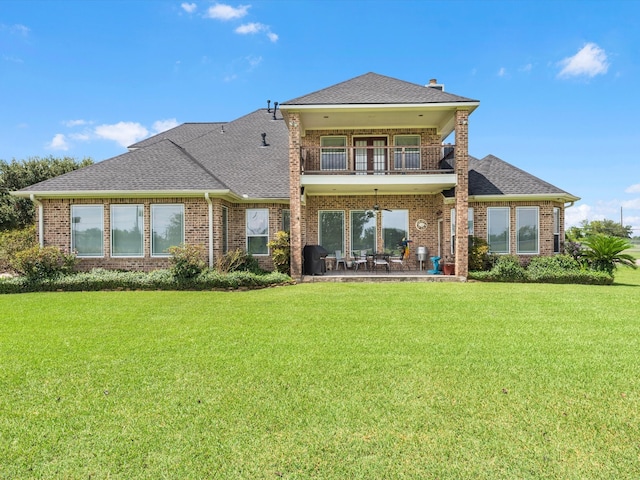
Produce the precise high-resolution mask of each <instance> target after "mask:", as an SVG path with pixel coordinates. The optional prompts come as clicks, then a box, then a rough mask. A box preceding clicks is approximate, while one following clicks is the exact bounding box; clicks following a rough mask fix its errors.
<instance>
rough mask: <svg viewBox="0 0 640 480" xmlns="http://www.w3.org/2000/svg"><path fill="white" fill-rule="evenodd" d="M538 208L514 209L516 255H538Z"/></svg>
mask: <svg viewBox="0 0 640 480" xmlns="http://www.w3.org/2000/svg"><path fill="white" fill-rule="evenodd" d="M538 223H539V222H538V207H518V208H516V231H517V232H518V239H517V242H516V252H517V253H533V254H536V253H538V231H539V229H538Z"/></svg>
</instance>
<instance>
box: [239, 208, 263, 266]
mask: <svg viewBox="0 0 640 480" xmlns="http://www.w3.org/2000/svg"><path fill="white" fill-rule="evenodd" d="M252 212H261V213H262V214H263V215H266V220H267V232H266V233H259V234H252V235H250V234H249V218H250V216H251V214H252ZM245 235H246V238H245V240H246V249H247V252H249V238H266V239H267V242H266V243H269V209H268V208H247V209H246V210H245ZM251 255H253V256H254V257H266V256H268V255H269V247H267V251H266V252H264V253H251Z"/></svg>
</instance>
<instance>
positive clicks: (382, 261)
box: [373, 254, 389, 272]
mask: <svg viewBox="0 0 640 480" xmlns="http://www.w3.org/2000/svg"><path fill="white" fill-rule="evenodd" d="M378 267H384V268H385V270H386V271H387V272H389V256H388V255H383V254H376V255H374V256H373V269H374V270H375V271H376V272H377V271H378Z"/></svg>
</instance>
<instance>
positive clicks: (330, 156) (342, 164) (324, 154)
mask: <svg viewBox="0 0 640 480" xmlns="http://www.w3.org/2000/svg"><path fill="white" fill-rule="evenodd" d="M320 146H321V147H322V148H321V152H320V170H346V169H347V137H320Z"/></svg>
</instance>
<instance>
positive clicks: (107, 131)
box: [94, 122, 149, 147]
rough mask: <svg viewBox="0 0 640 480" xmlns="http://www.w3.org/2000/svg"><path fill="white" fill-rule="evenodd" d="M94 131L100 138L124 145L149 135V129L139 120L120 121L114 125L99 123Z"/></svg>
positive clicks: (126, 145)
mask: <svg viewBox="0 0 640 480" xmlns="http://www.w3.org/2000/svg"><path fill="white" fill-rule="evenodd" d="M94 133H95V134H96V135H97V136H98V137H99V138H104V139H106V140H113V141H114V142H116V143H118V144H119V145H120V146H122V147H128V146H129V145H131V144H133V143H136V142H138V141H139V140H142V139H143V138H145V137H147V136H148V135H149V131H148V130H147V129H146V128H145V127H144V126H142V125H141V124H139V123H137V122H118V123H115V124H113V125H99V126H97V127H96V128H95V130H94Z"/></svg>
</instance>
